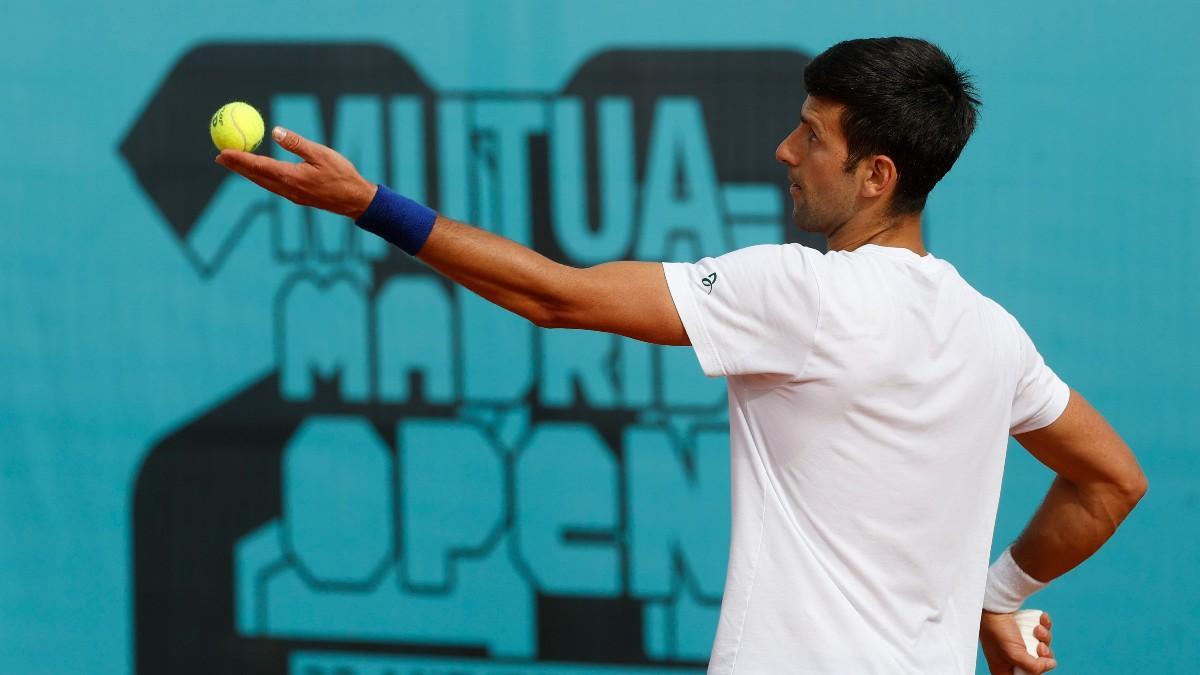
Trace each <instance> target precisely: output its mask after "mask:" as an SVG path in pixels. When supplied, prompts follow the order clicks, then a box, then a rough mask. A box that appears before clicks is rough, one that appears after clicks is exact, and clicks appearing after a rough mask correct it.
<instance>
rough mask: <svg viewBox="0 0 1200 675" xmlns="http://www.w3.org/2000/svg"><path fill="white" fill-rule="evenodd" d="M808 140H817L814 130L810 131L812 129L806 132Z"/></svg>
mask: <svg viewBox="0 0 1200 675" xmlns="http://www.w3.org/2000/svg"><path fill="white" fill-rule="evenodd" d="M808 140H810V141H815V140H817V134H816V133H815V132H812V131H810V132H808Z"/></svg>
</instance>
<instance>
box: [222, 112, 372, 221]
mask: <svg viewBox="0 0 1200 675" xmlns="http://www.w3.org/2000/svg"><path fill="white" fill-rule="evenodd" d="M271 137H272V138H274V139H275V142H277V143H279V145H281V146H283V148H284V149H285V150H287V151H288V152H291V153H293V154H296V155H298V156H299V157H300V158H301V159H303V160H304V161H303V162H300V163H299V164H293V163H291V162H281V161H279V160H277V159H271V158H270V157H264V156H263V155H256V154H254V153H251V152H241V151H239V150H222V151H221V154H220V155H217V159H216V162H217V164H220V165H221V166H223V167H225V168H226V169H230V170H233V171H236V172H237V173H240V174H241V175H243V176H245V177H246V178H248V179H250V180H251V181H253V182H255V183H257V184H258V185H260V186H262V187H263V188H266V189H267V190H270V191H271V192H274V193H275V194H277V195H279V196H281V197H285V198H287V199H289V200H291V201H293V202H295V203H297V204H300V205H302V206H312V207H315V208H318V209H324V210H325V211H331V212H333V213H337V214H340V215H343V216H346V217H347V218H351V219H355V220H357V219H358V217H359V216H361V215H362V213H363V211H366V210H367V206H369V205H370V204H371V200H372V199H373V198H374V197H375V190H376V187H375V185H374V184H373V183H370V182H368V181H367V180H366V179H365V178H363V177H362V176H360V175H359V174H358V170H357V169H355V168H354V165H353V164H351V163H350V160H348V159H346V158H345V157H343V156H341V155H340V154H338V152H337V151H336V150H334V149H333V148H330V147H327V146H324V145H321V144H320V143H314V142H313V141H310V140H308V139H307V138H304V137H303V136H301V135H300V134H297V133H296V132H294V131H288V130H287V129H284V128H283V127H275V129H274V130H273V131H272V132H271Z"/></svg>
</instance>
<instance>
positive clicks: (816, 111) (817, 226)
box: [775, 96, 859, 236]
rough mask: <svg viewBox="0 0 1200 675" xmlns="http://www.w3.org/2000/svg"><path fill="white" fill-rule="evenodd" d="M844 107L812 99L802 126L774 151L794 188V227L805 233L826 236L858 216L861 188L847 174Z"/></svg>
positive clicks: (803, 113) (806, 102) (851, 174)
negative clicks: (857, 208)
mask: <svg viewBox="0 0 1200 675" xmlns="http://www.w3.org/2000/svg"><path fill="white" fill-rule="evenodd" d="M844 107H845V106H843V105H841V104H840V103H832V102H830V101H825V100H822V99H820V98H817V97H814V96H809V97H808V98H806V99H804V105H803V106H802V107H801V108H800V126H798V127H796V128H795V129H794V130H793V131H792V133H790V134H788V137H787V138H785V139H783V142H782V143H780V144H779V147H778V148H777V149H776V150H775V159H777V160H779V161H780V162H781V163H783V164H784V165H786V166H787V172H788V179H789V180H790V181H791V184H792V185H791V195H792V222H794V223H795V224H796V226H797V227H799V228H800V229H801V230H804V231H805V232H820V233H823V234H825V235H827V236H828V235H830V234H832V233H833V232H834V231H835V230H836V229H837V228H838V227H840V226H841V225H842V224H844V223H845V222H846V221H847V220H849V219H850V217H851V216H853V215H854V211H855V208H856V204H857V199H856V198H857V195H858V188H859V185H858V180H857V178H856V176H855V174H854V172H853V171H852V172H849V173H847V172H846V170H845V163H846V157H847V156H848V151H847V148H846V138H845V136H843V135H842V124H841V114H842V109H843V108H844Z"/></svg>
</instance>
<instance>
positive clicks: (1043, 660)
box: [1008, 645, 1058, 675]
mask: <svg viewBox="0 0 1200 675" xmlns="http://www.w3.org/2000/svg"><path fill="white" fill-rule="evenodd" d="M1038 647H1039V652H1040V651H1041V645H1038ZM1008 659H1009V662H1010V663H1012V665H1014V666H1016V667H1018V668H1021V669H1023V670H1024V671H1025V672H1027V673H1030V675H1041V674H1042V673H1045V672H1047V671H1049V670H1052V669H1054V668H1056V667H1058V661H1056V660H1055V659H1054V658H1053V657H1044V656H1032V655H1030V654H1029V653H1028V652H1025V651H1024V650H1022V651H1020V652H1017V651H1012V652H1009V654H1008Z"/></svg>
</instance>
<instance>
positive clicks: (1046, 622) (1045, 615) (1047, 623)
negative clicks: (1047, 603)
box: [1041, 612, 1052, 628]
mask: <svg viewBox="0 0 1200 675" xmlns="http://www.w3.org/2000/svg"><path fill="white" fill-rule="evenodd" d="M1041 623H1042V625H1043V626H1045V627H1046V628H1050V627H1051V625H1052V622H1051V621H1050V613H1049V612H1042V618H1041Z"/></svg>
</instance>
